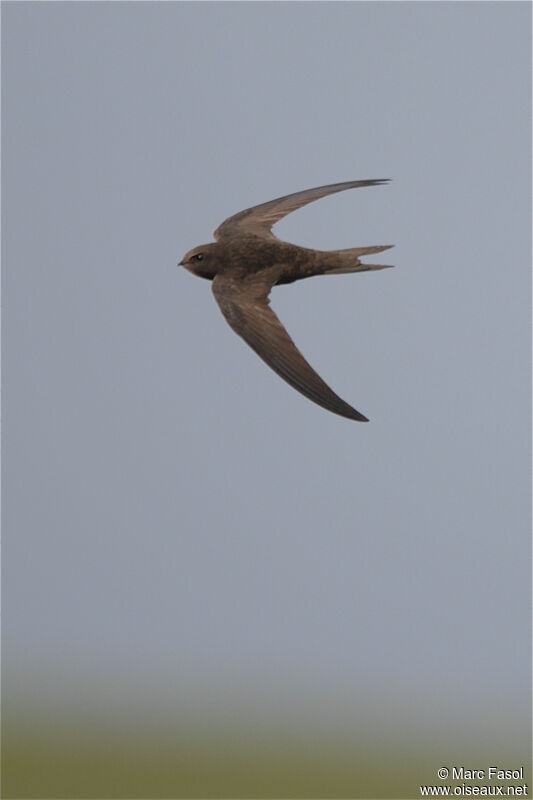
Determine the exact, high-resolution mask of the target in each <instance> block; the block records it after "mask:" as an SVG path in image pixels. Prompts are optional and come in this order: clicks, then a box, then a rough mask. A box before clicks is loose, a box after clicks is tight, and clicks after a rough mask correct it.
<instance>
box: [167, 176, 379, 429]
mask: <svg viewBox="0 0 533 800" xmlns="http://www.w3.org/2000/svg"><path fill="white" fill-rule="evenodd" d="M387 182H388V179H381V178H380V179H377V180H366V181H348V182H346V183H332V184H330V185H329V186H318V187H317V188H315V189H306V190H305V191H303V192H295V193H294V194H288V195H285V196H284V197H278V198H277V199H276V200H270V201H269V202H268V203H262V204H261V205H259V206H253V207H252V208H247V209H246V210H245V211H239V213H238V214H234V215H233V216H232V217H229V218H228V219H226V220H225V221H224V222H223V223H222V224H221V225H220V226H219V227H218V228H217V229H216V231H215V233H214V237H215V239H216V240H217V241H216V242H211V243H210V244H203V245H201V246H200V247H195V248H194V250H189V252H188V253H187V254H186V255H185V256H184V257H183V259H182V260H181V261H180V262H179V265H180V266H184V267H186V269H188V270H189V271H190V272H193V273H194V274H195V275H198V276H199V277H201V278H207V280H210V281H213V286H212V289H213V294H214V295H215V299H216V301H217V303H218V305H219V306H220V309H221V311H222V313H223V315H224V316H225V318H226V320H227V321H228V323H229V324H230V325H231V327H232V328H233V330H234V331H235V332H236V333H238V334H239V336H242V338H243V339H244V340H245V341H246V342H247V343H248V344H249V345H250V347H251V348H252V349H253V350H255V352H256V353H257V355H258V356H260V357H261V358H262V359H263V361H265V362H266V363H267V364H268V366H269V367H271V368H272V369H273V370H274V371H275V372H277V373H278V375H280V376H281V377H282V378H283V379H284V380H286V381H287V383H289V384H290V385H291V386H293V387H294V388H295V389H296V390H297V391H299V392H301V393H302V394H303V395H305V396H306V397H308V398H309V399H310V400H313V402H315V403H317V404H318V405H319V406H323V408H327V409H328V410H329V411H332V412H333V413H334V414H340V415H341V416H342V417H348V418H349V419H355V420H359V421H360V422H368V419H367V417H364V416H363V415H362V414H360V413H359V411H356V410H355V408H352V406H350V405H348V403H346V402H345V401H344V400H342V398H340V397H339V396H338V395H337V394H335V392H334V391H333V390H332V389H330V387H329V386H328V385H327V384H326V383H325V382H324V381H323V380H322V378H321V377H320V376H319V375H318V374H317V373H316V372H315V370H314V369H313V368H312V367H311V365H310V364H309V363H308V362H307V361H306V360H305V358H304V357H303V356H302V354H301V353H300V351H299V350H298V348H297V347H296V345H295V344H294V342H293V341H292V339H291V337H290V336H289V334H288V333H287V331H286V330H285V328H284V327H283V325H282V324H281V322H280V321H279V319H278V318H277V316H276V315H275V314H274V312H273V311H272V309H271V308H270V306H269V299H268V295H269V294H270V290H271V289H272V287H273V286H278V285H279V284H283V283H292V282H293V281H298V280H301V279H302V278H310V277H311V276H312V275H324V274H326V275H339V274H342V273H346V272H364V271H366V270H375V269H385V268H386V267H389V266H391V265H390V264H362V263H361V261H360V260H359V257H360V256H364V255H369V254H371V253H381V251H382V250H388V249H389V248H390V247H393V245H390V244H388V245H376V246H374V247H352V248H350V249H348V250H325V251H321V250H311V249H309V248H307V247H299V246H297V245H295V244H289V243H288V242H284V241H282V240H281V239H278V238H277V237H276V236H274V234H273V233H272V231H271V228H272V226H273V225H274V224H275V223H276V222H278V221H279V220H280V219H282V218H283V217H284V216H285V215H286V214H289V213H290V212H291V211H295V210H296V209H297V208H301V207H302V206H305V205H307V203H311V202H312V201H313V200H318V199H319V198H320V197H325V196H326V195H328V194H334V193H335V192H342V191H344V190H345V189H353V188H355V187H356V186H375V185H379V184H382V183H387Z"/></svg>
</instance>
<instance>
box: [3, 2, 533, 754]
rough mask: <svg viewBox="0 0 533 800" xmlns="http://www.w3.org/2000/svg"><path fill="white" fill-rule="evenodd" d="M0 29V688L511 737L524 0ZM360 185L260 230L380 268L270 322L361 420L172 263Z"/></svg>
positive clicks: (522, 478)
mask: <svg viewBox="0 0 533 800" xmlns="http://www.w3.org/2000/svg"><path fill="white" fill-rule="evenodd" d="M2 11H3V37H4V40H3V58H4V62H3V69H4V145H3V147H4V150H3V154H4V159H3V174H4V253H3V262H4V273H3V275H4V337H5V338H4V379H5V383H4V386H5V398H4V454H5V466H4V498H5V499H4V566H5V576H4V594H5V622H4V665H5V673H4V674H5V681H6V683H5V687H6V692H7V695H8V696H10V697H11V696H12V697H18V698H19V701H20V702H22V698H24V702H25V703H27V704H29V705H31V703H46V702H48V701H49V700H50V698H51V697H54V696H57V697H59V696H61V697H62V698H63V702H66V701H65V697H68V692H67V691H66V689H65V686H66V685H67V684H68V681H71V682H72V685H73V686H74V689H73V697H74V696H75V697H77V698H78V700H79V696H80V694H79V688H80V686H81V685H83V687H84V691H85V692H86V705H87V707H91V705H92V704H93V703H96V704H97V703H98V702H102V697H105V698H106V701H105V702H106V704H107V703H110V704H115V705H117V706H121V704H123V705H124V706H127V705H128V704H129V703H131V702H132V701H131V698H132V697H133V696H134V695H135V696H136V697H137V698H138V694H139V693H138V691H137V690H138V689H139V687H142V688H143V699H142V702H144V703H146V704H147V705H155V706H157V704H161V706H162V707H165V708H166V709H167V710H168V709H172V708H173V704H174V703H177V702H178V701H179V698H181V697H182V695H184V694H185V695H187V696H190V694H191V693H193V694H194V691H198V692H199V693H201V692H202V691H203V689H202V687H205V686H210V687H211V692H212V695H210V700H211V701H213V702H214V703H215V704H216V703H217V702H218V701H219V700H220V702H223V699H222V698H223V696H225V695H224V693H225V692H228V691H231V692H236V693H237V694H238V693H239V691H240V692H242V693H243V696H245V695H246V696H248V697H249V698H255V700H257V696H258V693H259V688H258V687H263V688H264V687H267V689H266V692H267V695H268V691H269V690H268V687H274V688H275V689H276V691H281V692H282V693H283V692H286V694H287V696H290V698H292V700H291V701H287V702H293V703H294V704H295V705H298V704H299V703H300V704H301V705H302V706H303V707H305V708H307V709H308V710H309V703H308V698H309V697H311V696H313V697H314V701H316V702H317V703H319V702H323V703H324V704H325V705H326V706H327V705H328V703H329V707H330V708H331V709H333V710H332V713H333V714H335V713H337V711H338V713H339V714H340V713H341V712H340V710H339V709H342V713H343V714H346V715H347V716H348V717H349V715H350V713H351V712H350V709H352V708H355V707H356V704H357V702H362V701H358V700H357V699H354V698H357V697H359V698H360V697H361V696H365V697H369V696H380V697H386V698H388V699H387V701H386V702H385V701H384V709H381V710H379V713H378V712H377V711H376V712H375V717H374V719H373V724H375V725H376V726H377V728H378V729H379V718H380V715H383V716H385V717H386V716H387V715H390V714H392V713H393V711H391V708H393V707H394V708H395V709H396V711H394V713H395V714H396V713H397V714H398V718H399V719H402V714H409V715H410V719H411V721H413V720H414V722H413V724H415V723H416V719H418V720H419V722H420V725H421V726H424V725H426V724H429V722H428V720H427V719H426V716H425V714H426V713H427V709H428V708H430V707H431V708H432V707H433V705H432V704H435V706H438V707H439V708H441V709H442V708H444V707H445V708H446V709H447V713H448V714H449V716H450V720H452V718H453V719H454V720H455V721H454V722H452V721H450V725H452V724H456V723H457V719H458V718H459V719H461V714H462V713H464V719H463V720H462V722H463V723H464V725H468V724H473V723H472V717H468V715H467V712H466V711H464V709H465V704H467V703H472V704H473V705H474V706H475V707H476V708H478V716H477V717H476V718H475V719H476V720H477V721H478V722H479V719H483V720H485V719H489V717H490V719H493V718H494V717H493V716H491V715H497V716H498V717H499V722H498V724H495V725H494V727H493V728H491V727H490V725H489V726H488V729H485V735H486V736H487V737H489V739H490V737H491V736H492V735H493V736H494V737H495V738H494V743H495V745H497V744H498V742H499V739H498V737H503V736H504V734H506V733H507V732H508V731H515V732H517V731H518V732H519V733H520V732H523V731H524V730H526V728H527V724H528V715H527V714H526V705H527V703H526V702H525V700H524V697H525V695H526V694H527V692H528V691H529V663H530V633H529V630H530V612H529V608H530V605H529V597H530V581H529V573H530V547H529V527H530V516H529V505H530V500H529V497H530V484H529V449H530V424H529V409H530V391H529V389H530V366H529V331H530V297H531V295H530V233H529V227H530V219H531V207H530V201H529V197H530V167H531V164H530V156H529V146H530V138H529V137H530V104H529V92H530V81H529V77H528V76H529V63H530V62H529V59H530V50H529V47H530V45H529V40H530V13H531V7H530V5H529V4H527V3H509V2H506V3H499V2H494V3H403V2H401V3H400V2H398V3H386V2H385V3H377V2H375V3H374V2H373V3H321V2H317V3H222V2H221V3H215V4H213V3H52V4H50V3H31V2H30V3H4V4H3V9H2ZM382 177H383V178H387V177H388V178H392V179H393V182H392V183H391V184H390V185H389V186H386V187H379V188H365V189H357V190H353V191H350V192H346V193H342V194H340V195H337V196H335V197H331V198H327V199H324V200H321V201H319V202H317V203H316V204H313V205H311V206H309V207H307V208H306V209H304V210H302V211H300V212H297V213H296V214H294V215H291V216H290V217H288V218H287V219H286V220H284V221H283V222H282V223H280V224H279V225H278V226H277V228H276V232H277V233H278V235H280V236H282V237H283V238H286V239H289V240H291V241H295V242H297V243H299V244H302V245H306V246H310V247H318V248H324V249H327V248H337V247H338V248H340V247H350V246H358V245H367V244H385V243H394V244H395V245H396V247H395V249H394V250H391V251H390V253H387V257H388V259H389V261H390V263H394V264H395V265H396V269H395V270H388V271H384V272H379V273H375V274H372V273H368V274H361V275H348V276H336V277H330V278H314V279H312V280H309V281H305V282H301V283H298V284H294V285H292V286H288V287H284V288H283V287H282V288H279V289H276V290H274V292H273V295H272V304H273V307H274V309H275V310H276V312H277V313H278V315H279V316H280V317H281V319H282V320H283V322H284V323H285V324H286V326H287V328H288V330H289V332H290V333H291V335H292V336H293V338H294V339H295V341H296V343H297V344H298V345H299V346H300V348H301V349H302V351H303V353H304V354H305V355H306V357H307V358H308V359H309V360H310V362H311V363H312V364H313V365H314V366H315V367H316V369H317V370H318V371H319V372H320V374H321V375H322V376H323V377H324V379H325V380H326V381H327V382H328V383H330V385H332V386H333V387H334V388H335V390H336V391H337V392H338V393H339V394H340V395H341V396H342V397H344V398H345V399H346V400H347V401H348V402H350V403H352V404H353V405H354V406H355V408H357V409H359V410H360V411H361V412H362V413H364V414H366V415H367V416H369V417H370V423H368V424H365V425H362V424H356V423H353V422H350V421H348V420H346V419H342V418H340V417H335V416H334V415H332V414H328V413H327V412H326V411H323V410H322V409H320V408H318V407H317V406H315V405H313V404H312V403H310V402H309V401H307V400H306V399H305V398H303V397H301V396H300V395H298V394H297V393H296V392H294V391H293V390H291V389H290V388H289V387H288V386H287V385H286V384H284V383H283V382H282V381H280V380H279V379H278V378H277V377H276V376H275V375H274V374H273V373H272V372H271V371H270V370H268V368H267V367H266V366H265V365H264V364H263V363H262V362H260V361H259V359H257V357H256V356H255V355H254V354H253V353H252V351H251V350H249V349H248V348H247V347H246V346H245V345H244V344H243V343H242V341H241V340H239V339H238V338H237V337H236V336H235V335H234V333H233V332H232V331H231V330H230V329H229V327H228V326H227V325H226V324H225V322H224V320H223V319H222V317H221V315H220V313H219V311H218V308H217V307H216V305H215V302H214V300H213V298H212V296H211V292H210V286H209V283H207V282H206V281H201V280H199V279H196V278H194V277H193V276H191V275H189V274H188V273H187V272H185V271H184V270H180V269H178V268H176V266H175V264H176V261H177V260H179V259H180V258H181V256H182V255H183V253H184V252H185V251H186V250H188V249H190V248H191V247H193V246H195V245H197V244H201V243H202V242H206V241H210V239H211V233H212V231H213V230H214V228H215V227H216V226H217V225H218V224H219V223H220V222H221V221H222V219H224V218H225V217H227V216H229V215H230V214H232V213H234V212H236V211H238V210H240V209H241V208H245V207H247V206H249V205H253V204H255V203H259V202H263V201H266V200H269V199H271V198H273V197H276V196H279V195H282V194H285V193H289V192H292V191H296V190H299V189H303V188H308V187H311V186H315V185H320V184H324V183H330V182H335V181H343V180H352V179H358V178H382ZM125 664H126V665H127V680H126V686H125V688H124V685H121V689H120V690H119V689H118V688H116V689H111V688H110V686H111V685H112V682H113V676H115V675H119V674H122V673H123V670H124V665H125ZM130 684H131V687H133V688H132V689H131V692H130V690H129V689H128V686H129V685H130ZM102 687H103V688H102ZM217 687H218V688H217ZM239 687H240V688H239ZM276 687H277V688H276ZM217 692H219V695H218V696H217ZM246 693H247V694H246ZM269 696H270V695H269ZM272 696H273V695H272ZM284 696H285V695H284ZM321 697H323V698H324V699H323V700H320V698H321ZM95 698H99V699H95ZM306 698H307V699H306ZM349 698H352V700H350V699H349ZM489 699H490V702H489ZM73 702H74V701H73ZM250 702H252V700H251V699H250ZM284 702H285V701H284ZM395 703H396V705H395ZM92 707H94V705H93V706H92ZM335 709H337V711H336V710H335ZM462 709H463V711H462ZM483 709H485V710H483ZM369 713H372V712H369ZM454 714H455V717H454ZM485 714H486V715H487V716H486V717H485V716H484V715H485ZM417 715H418V717H417ZM469 720H470V721H469ZM477 729H478V730H479V725H477Z"/></svg>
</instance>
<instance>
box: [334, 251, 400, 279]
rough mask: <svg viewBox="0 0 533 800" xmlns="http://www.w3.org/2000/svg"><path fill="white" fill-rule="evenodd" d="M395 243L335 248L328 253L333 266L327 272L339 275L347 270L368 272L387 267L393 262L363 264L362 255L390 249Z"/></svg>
mask: <svg viewBox="0 0 533 800" xmlns="http://www.w3.org/2000/svg"><path fill="white" fill-rule="evenodd" d="M391 247H394V245H393V244H384V245H374V246H373V247H350V248H348V249H347V250H333V251H330V252H329V253H328V255H329V256H330V257H331V267H327V268H326V270H325V272H326V273H327V274H328V275H330V274H332V275H339V274H342V273H345V272H366V271H367V270H372V269H387V268H388V267H392V266H393V265H392V264H362V263H361V261H360V260H359V258H360V256H369V255H373V254H374V253H381V252H383V250H389V249H390V248H391Z"/></svg>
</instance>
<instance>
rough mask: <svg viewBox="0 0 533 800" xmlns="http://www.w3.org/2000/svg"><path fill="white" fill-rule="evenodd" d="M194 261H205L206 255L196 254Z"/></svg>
mask: <svg viewBox="0 0 533 800" xmlns="http://www.w3.org/2000/svg"><path fill="white" fill-rule="evenodd" d="M192 260H193V261H203V260H204V254H203V253H196V254H195V255H194V256H193V257H192Z"/></svg>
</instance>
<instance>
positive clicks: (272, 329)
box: [212, 275, 367, 422]
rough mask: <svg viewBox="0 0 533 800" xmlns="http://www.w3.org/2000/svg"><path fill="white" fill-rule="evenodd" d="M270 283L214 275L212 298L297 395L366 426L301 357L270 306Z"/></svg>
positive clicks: (353, 410)
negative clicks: (213, 297)
mask: <svg viewBox="0 0 533 800" xmlns="http://www.w3.org/2000/svg"><path fill="white" fill-rule="evenodd" d="M271 286H272V284H271V282H270V280H269V279H267V280H265V277H264V276H260V277H259V278H257V277H255V278H253V279H252V280H249V281H240V280H235V279H234V278H231V277H229V276H224V275H217V276H216V277H215V279H214V280H213V283H212V288H213V294H214V295H215V299H216V301H217V303H218V305H219V306H220V309H221V311H222V313H223V314H224V316H225V318H226V320H227V321H228V323H229V324H230V325H231V327H232V328H233V330H234V331H235V332H236V333H238V334H239V336H242V338H243V339H244V340H245V341H246V342H247V343H248V344H249V345H250V347H251V348H252V349H253V350H255V352H256V353H257V355H258V356H260V358H262V359H263V361H265V362H266V363H267V364H268V366H269V367H271V368H272V369H273V370H274V371H275V372H277V373H278V375H280V376H281V377H282V378H283V379H284V380H286V381H287V383H289V384H290V385H291V386H293V387H294V388H295V389H296V390H297V391H299V392H301V393H302V394H303V395H305V396H306V397H308V398H309V399H310V400H313V402H315V403H317V404H318V405H319V406H322V407H323V408H327V409H328V410H329V411H333V413H334V414H340V415H341V416H342V417H348V418H349V419H355V420H359V421H360V422H367V418H366V417H364V416H363V415H362V414H360V413H359V412H358V411H356V410H355V408H352V407H351V406H350V405H348V403H345V402H344V400H342V398H340V397H339V396H338V395H337V394H335V392H334V391H333V390H332V389H330V387H329V386H328V385H327V383H325V382H324V381H323V380H322V378H321V377H320V375H318V374H317V373H316V372H315V370H314V369H313V368H312V367H311V365H310V364H308V362H307V361H306V360H305V358H304V357H303V356H302V354H301V353H300V351H299V350H298V348H297V347H296V345H295V344H294V342H293V341H292V339H291V337H290V336H289V334H288V333H287V331H286V330H285V328H284V327H283V325H282V324H281V322H280V321H279V319H278V318H277V316H276V315H275V314H274V312H273V311H272V309H271V308H270V306H269V300H268V294H269V292H270V289H271Z"/></svg>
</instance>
